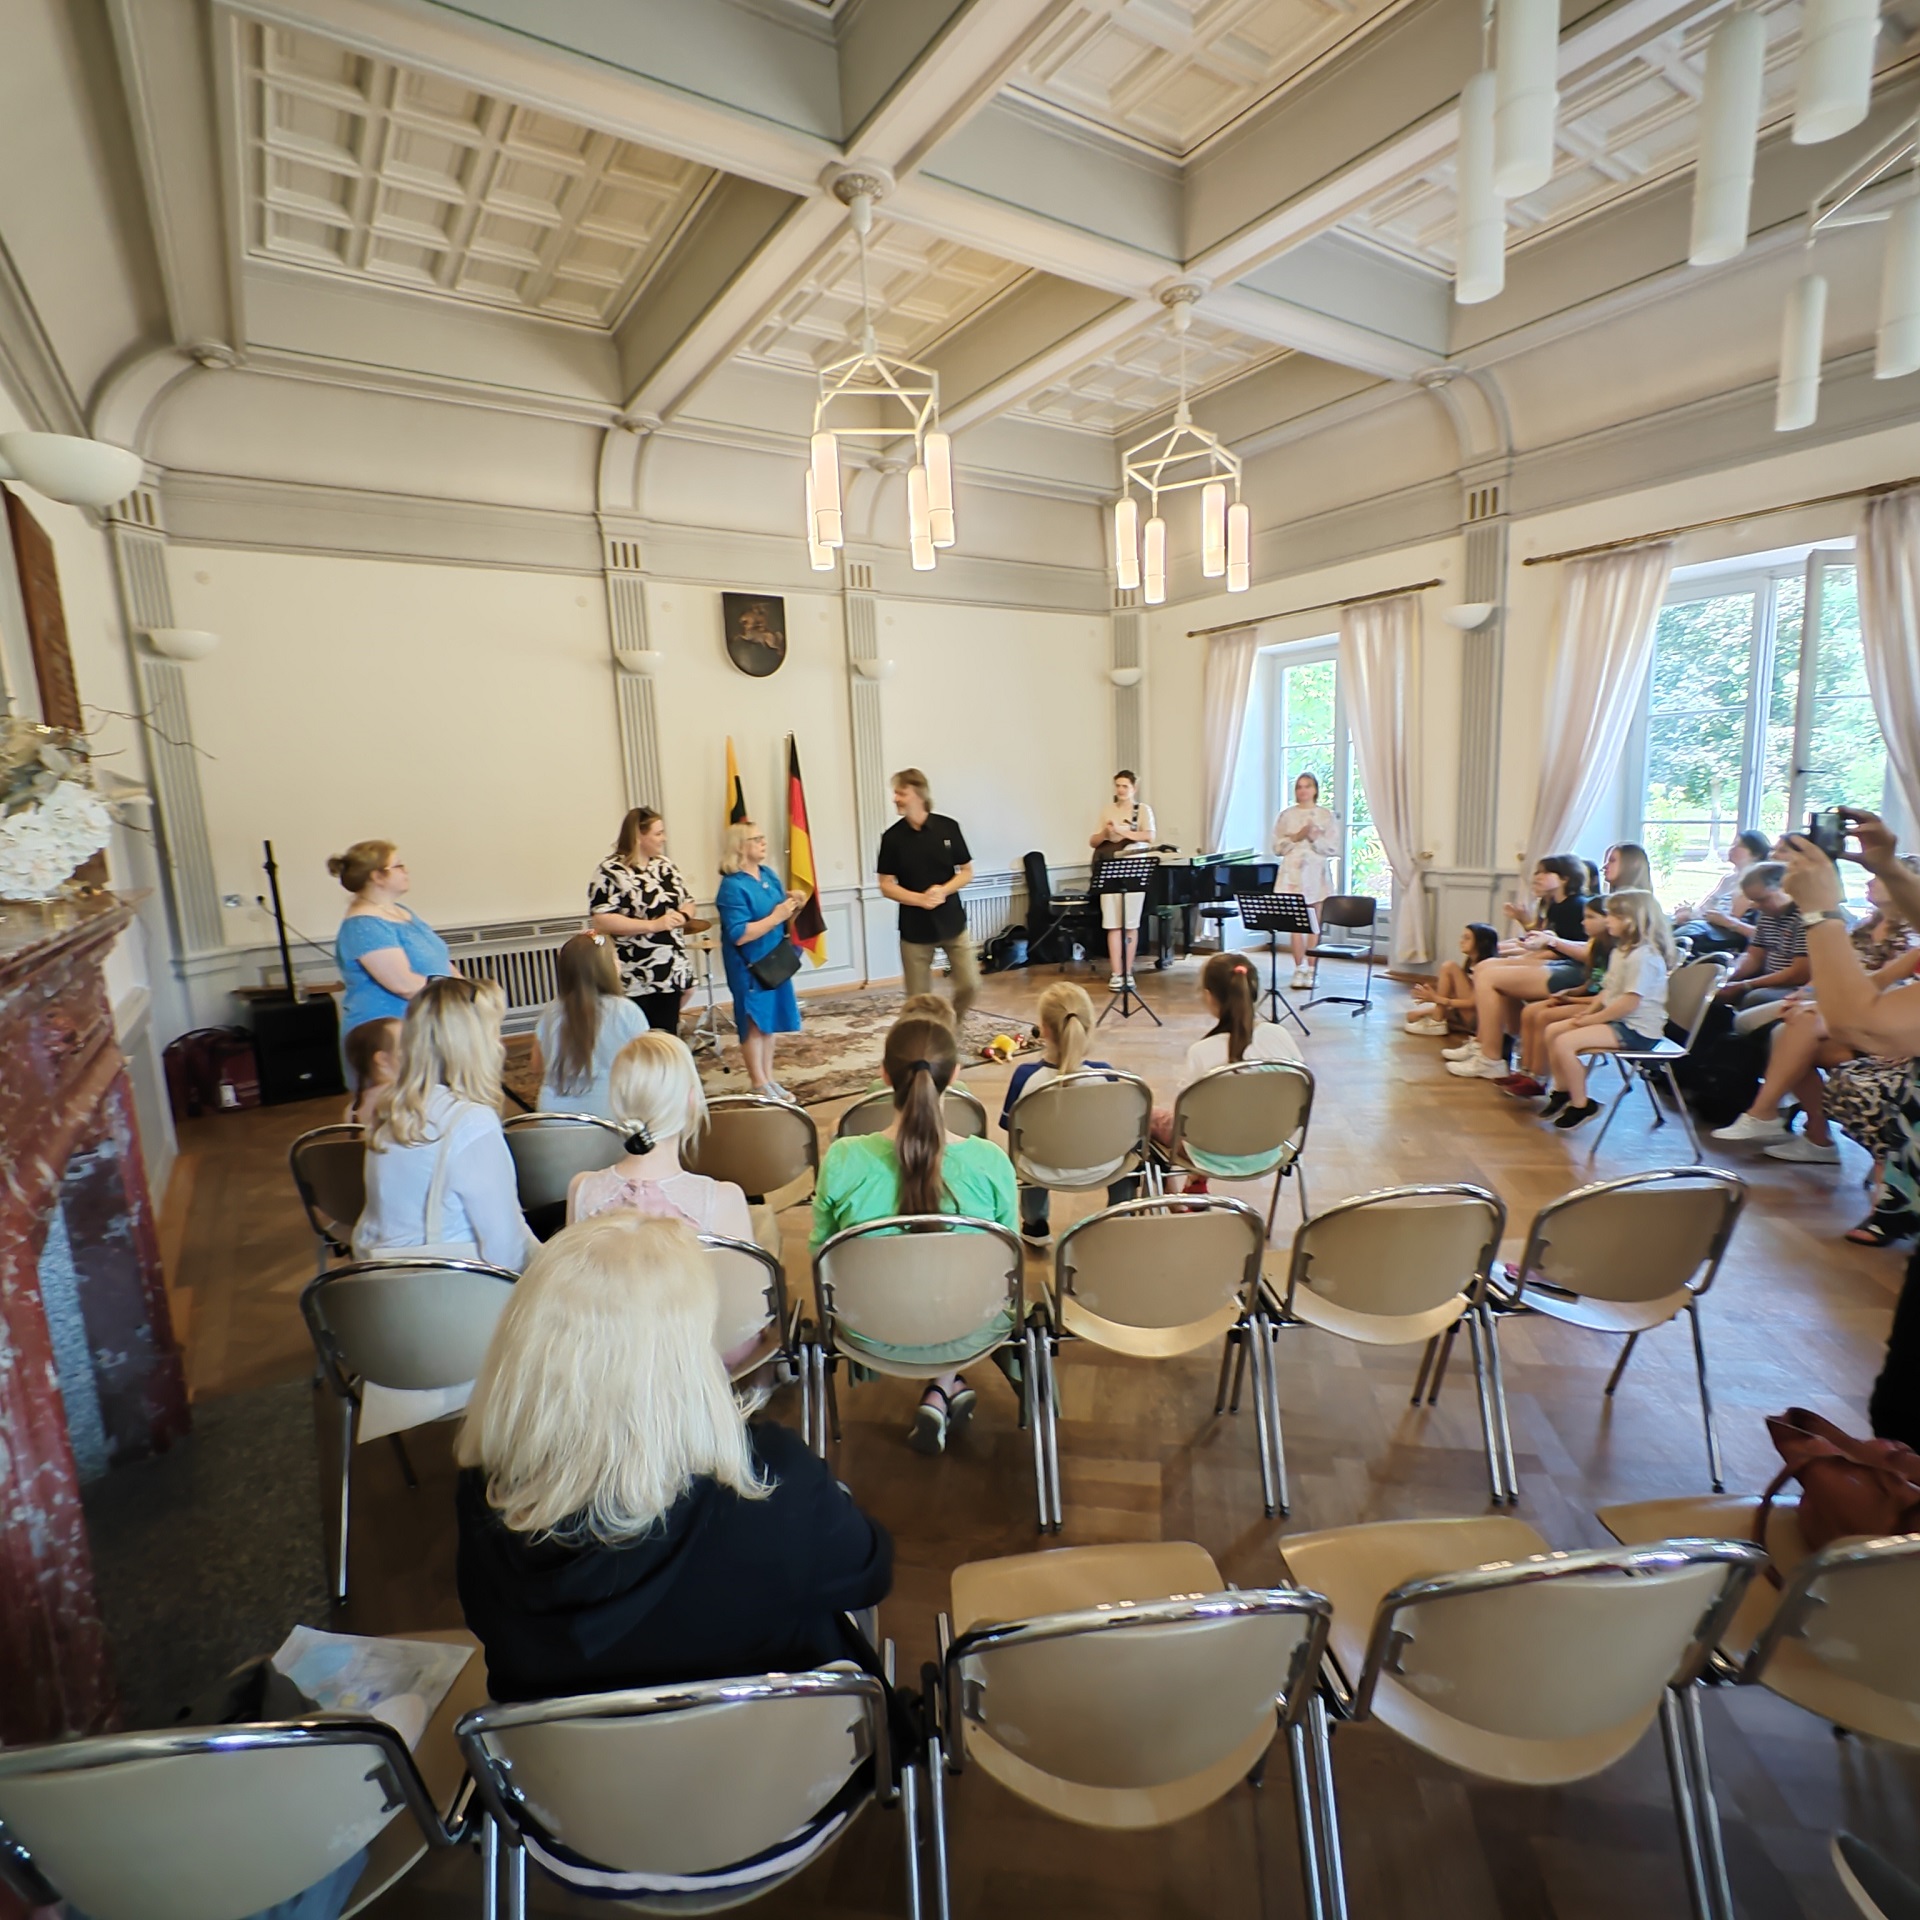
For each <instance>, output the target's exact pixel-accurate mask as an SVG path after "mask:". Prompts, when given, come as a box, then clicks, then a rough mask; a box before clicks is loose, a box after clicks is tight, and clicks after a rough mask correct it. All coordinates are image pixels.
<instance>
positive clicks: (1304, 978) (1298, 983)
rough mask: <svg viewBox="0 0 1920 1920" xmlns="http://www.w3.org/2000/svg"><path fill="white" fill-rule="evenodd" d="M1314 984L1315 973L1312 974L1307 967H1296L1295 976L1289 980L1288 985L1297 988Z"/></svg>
mask: <svg viewBox="0 0 1920 1920" xmlns="http://www.w3.org/2000/svg"><path fill="white" fill-rule="evenodd" d="M1312 984H1313V975H1312V974H1310V973H1309V972H1308V971H1307V970H1306V968H1305V967H1295V968H1294V970H1293V978H1292V979H1291V980H1289V981H1288V982H1287V985H1288V986H1290V987H1293V988H1295V989H1298V988H1300V987H1306V986H1311V985H1312Z"/></svg>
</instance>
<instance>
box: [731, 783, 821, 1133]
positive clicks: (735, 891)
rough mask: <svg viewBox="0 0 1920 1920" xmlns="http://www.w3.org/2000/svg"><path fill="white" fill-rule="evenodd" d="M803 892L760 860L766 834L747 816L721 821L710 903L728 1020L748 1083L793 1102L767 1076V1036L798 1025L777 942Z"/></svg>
mask: <svg viewBox="0 0 1920 1920" xmlns="http://www.w3.org/2000/svg"><path fill="white" fill-rule="evenodd" d="M806 897H807V896H806V895H805V894H804V893H795V892H794V891H792V890H791V889H790V888H789V887H787V886H786V885H784V884H783V883H782V881H781V879H780V876H779V875H778V874H777V873H775V872H774V870H773V869H772V868H771V867H770V866H768V865H767V836H766V834H765V833H763V832H762V831H761V829H760V828H758V827H756V826H755V825H754V824H753V822H752V821H751V820H736V821H735V822H734V823H733V825H732V826H730V827H729V828H728V829H727V841H726V848H725V852H724V854H723V857H722V859H721V862H720V890H719V892H718V894H717V895H716V896H715V900H714V907H715V911H716V912H717V913H718V914H719V916H720V955H721V959H722V960H723V961H724V963H725V965H726V969H727V988H728V990H729V991H730V992H731V993H732V995H733V1024H734V1026H735V1028H736V1029H737V1030H738V1032H739V1035H740V1052H741V1055H742V1056H743V1058H744V1059H745V1061H746V1066H747V1080H748V1083H749V1084H750V1085H751V1086H752V1088H753V1091H754V1092H755V1093H757V1094H760V1095H762V1096H763V1097H764V1098H767V1099H770V1100H785V1101H788V1102H790V1103H792V1104H794V1105H798V1104H799V1103H798V1102H797V1101H794V1098H793V1095H792V1094H790V1093H789V1092H788V1091H787V1090H786V1088H785V1087H783V1086H781V1085H780V1083H779V1082H778V1081H777V1080H775V1079H774V1077H773V1037H774V1035H775V1034H777V1033H798V1032H799V1031H800V996H799V995H798V994H797V993H795V992H794V990H793V969H791V968H789V967H788V966H787V964H786V961H787V956H786V954H785V953H784V952H783V951H782V949H783V948H790V947H791V946H792V942H791V941H790V940H789V939H788V936H787V922H788V921H789V920H791V919H792V918H793V916H794V915H795V914H796V913H797V912H798V911H799V910H800V906H801V903H802V902H803V901H804V900H805V899H806ZM797 964H798V956H797V954H796V955H795V966H796V967H797Z"/></svg>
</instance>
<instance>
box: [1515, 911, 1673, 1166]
mask: <svg viewBox="0 0 1920 1920" xmlns="http://www.w3.org/2000/svg"><path fill="white" fill-rule="evenodd" d="M1607 937H1608V938H1609V939H1610V940H1611V941H1612V942H1613V956H1612V958H1611V959H1609V960H1608V962H1607V972H1606V978H1605V979H1604V980H1603V981H1602V982H1601V985H1600V991H1599V993H1598V995H1596V996H1595V999H1596V1004H1595V1005H1594V1006H1593V1007H1592V1009H1591V1010H1590V1011H1585V1012H1582V1013H1581V1014H1580V1015H1579V1016H1578V1017H1577V1018H1575V1019H1572V1020H1564V1021H1562V1022H1561V1023H1560V1025H1559V1026H1557V1027H1556V1028H1555V1029H1554V1030H1553V1037H1552V1039H1550V1040H1549V1041H1548V1042H1547V1058H1548V1060H1549V1061H1550V1062H1551V1064H1552V1068H1553V1085H1554V1091H1553V1093H1552V1094H1551V1095H1550V1096H1549V1098H1548V1100H1547V1104H1546V1106H1545V1107H1544V1108H1542V1110H1541V1111H1542V1113H1543V1114H1544V1115H1551V1116H1552V1118H1553V1124H1554V1125H1555V1126H1556V1127H1559V1128H1560V1129H1561V1130H1562V1131H1563V1132H1570V1131H1571V1130H1572V1129H1573V1128H1575V1127H1582V1126H1585V1125H1586V1123H1587V1122H1588V1121H1589V1120H1591V1119H1592V1118H1593V1116H1594V1115H1595V1114H1596V1113H1598V1112H1599V1111H1600V1103H1599V1101H1597V1100H1589V1099H1588V1098H1587V1072H1586V1066H1585V1064H1584V1062H1583V1061H1582V1058H1581V1056H1582V1055H1583V1054H1588V1053H1622V1052H1624V1053H1644V1052H1648V1051H1650V1050H1651V1049H1652V1048H1653V1046H1654V1045H1655V1044H1656V1042H1658V1041H1660V1040H1661V1039H1663V1038H1664V1037H1665V1035H1666V1030H1667V976H1668V974H1669V973H1671V972H1672V970H1673V968H1674V967H1675V965H1676V964H1677V963H1678V958H1679V956H1678V951H1677V949H1676V948H1675V946H1674V943H1673V927H1672V925H1671V923H1670V922H1669V921H1668V919H1667V915H1666V910H1665V909H1664V908H1663V907H1662V906H1661V905H1660V902H1659V901H1658V900H1656V899H1655V898H1654V897H1653V895H1652V894H1651V893H1649V892H1648V891H1647V890H1646V889H1645V888H1643V887H1634V888H1630V889H1629V890H1628V891H1626V892H1624V893H1610V894H1608V895H1607Z"/></svg>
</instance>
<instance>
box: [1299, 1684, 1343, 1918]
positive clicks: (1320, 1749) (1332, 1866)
mask: <svg viewBox="0 0 1920 1920" xmlns="http://www.w3.org/2000/svg"><path fill="white" fill-rule="evenodd" d="M1307 1732H1308V1744H1309V1746H1310V1747H1311V1748H1312V1751H1313V1762H1314V1773H1315V1775H1316V1778H1317V1784H1318V1786H1319V1789H1320V1791H1319V1795H1318V1799H1319V1802H1320V1870H1321V1873H1322V1874H1323V1875H1324V1876H1325V1879H1326V1884H1327V1920H1347V1869H1346V1862H1345V1860H1344V1859H1343V1858H1342V1856H1341V1851H1340V1801H1339V1798H1338V1796H1337V1795H1336V1794H1335V1792H1334V1789H1333V1732H1332V1727H1331V1725H1330V1723H1329V1722H1328V1719H1327V1703H1326V1701H1325V1700H1323V1699H1322V1698H1321V1697H1320V1696H1319V1695H1318V1694H1317V1693H1316V1694H1315V1695H1314V1698H1313V1703H1312V1704H1311V1705H1310V1706H1309V1707H1308V1708H1307Z"/></svg>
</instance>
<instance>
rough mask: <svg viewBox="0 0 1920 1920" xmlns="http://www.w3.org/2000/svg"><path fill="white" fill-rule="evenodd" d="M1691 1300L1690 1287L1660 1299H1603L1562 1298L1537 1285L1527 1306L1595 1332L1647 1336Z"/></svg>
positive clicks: (1585, 1295)
mask: <svg viewBox="0 0 1920 1920" xmlns="http://www.w3.org/2000/svg"><path fill="white" fill-rule="evenodd" d="M1692 1297H1693V1293H1692V1289H1691V1288H1688V1287H1681V1288H1680V1289H1679V1290H1678V1291H1677V1292H1674V1293H1663V1294H1662V1295H1661V1296H1660V1297H1659V1298H1658V1299H1657V1300H1601V1299H1597V1298H1595V1297H1594V1296H1593V1295H1591V1294H1580V1295H1577V1296H1575V1297H1573V1298H1570V1299H1563V1298H1561V1297H1560V1296H1559V1295H1558V1294H1552V1293H1543V1292H1541V1291H1540V1288H1539V1286H1538V1284H1537V1283H1536V1284H1534V1285H1532V1286H1529V1287H1528V1288H1527V1305H1528V1306H1529V1307H1531V1308H1532V1309H1533V1311H1534V1312H1535V1313H1544V1314H1545V1315H1546V1316H1547V1317H1548V1318H1549V1319H1551V1320H1564V1321H1565V1322H1566V1323H1567V1324H1568V1325H1569V1326H1574V1327H1586V1328H1588V1329H1590V1330H1591V1331H1592V1332H1595V1333H1646V1332H1647V1331H1649V1329H1651V1328H1653V1327H1664V1326H1665V1325H1666V1324H1667V1322H1668V1321H1669V1320H1671V1319H1672V1318H1673V1317H1674V1315H1675V1314H1677V1313H1681V1312H1683V1311H1685V1308H1686V1304H1687V1302H1688V1301H1689V1300H1690V1299H1692Z"/></svg>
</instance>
